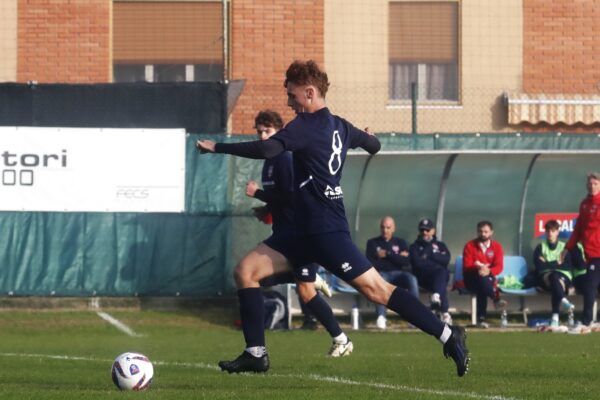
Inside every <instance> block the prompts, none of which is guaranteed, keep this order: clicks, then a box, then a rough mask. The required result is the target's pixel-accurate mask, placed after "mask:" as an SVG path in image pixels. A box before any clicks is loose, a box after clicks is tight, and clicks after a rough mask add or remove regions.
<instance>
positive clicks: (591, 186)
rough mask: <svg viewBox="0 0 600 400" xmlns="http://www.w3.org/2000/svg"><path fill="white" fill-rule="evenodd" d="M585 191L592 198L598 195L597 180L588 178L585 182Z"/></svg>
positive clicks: (599, 183) (598, 183) (599, 186)
mask: <svg viewBox="0 0 600 400" xmlns="http://www.w3.org/2000/svg"><path fill="white" fill-rule="evenodd" d="M587 190H588V193H589V194H591V195H592V196H595V195H597V194H598V193H600V181H599V180H598V179H594V178H589V179H588V181H587Z"/></svg>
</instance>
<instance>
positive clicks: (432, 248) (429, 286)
mask: <svg viewBox="0 0 600 400" xmlns="http://www.w3.org/2000/svg"><path fill="white" fill-rule="evenodd" d="M409 253H410V263H411V265H412V267H413V273H414V274H415V275H416V277H417V280H418V281H419V286H421V287H422V288H423V289H425V290H427V291H429V292H431V309H432V310H433V311H435V312H439V313H440V317H441V319H442V321H444V322H445V323H447V324H449V325H451V324H452V317H451V316H450V313H449V312H448V279H449V278H450V272H449V271H448V263H449V262H450V251H449V250H448V247H446V245H445V244H444V242H441V241H439V240H437V238H436V237H435V227H434V224H433V221H432V220H430V219H428V218H425V219H423V220H421V222H419V236H418V237H417V240H415V242H414V243H413V244H411V245H410V250H409Z"/></svg>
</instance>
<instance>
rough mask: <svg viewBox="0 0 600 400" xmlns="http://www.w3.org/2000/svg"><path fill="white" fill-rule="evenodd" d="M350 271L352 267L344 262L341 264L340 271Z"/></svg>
mask: <svg viewBox="0 0 600 400" xmlns="http://www.w3.org/2000/svg"><path fill="white" fill-rule="evenodd" d="M351 269H352V266H351V265H350V263H349V262H345V263H343V264H342V271H344V272H348V271H350V270H351Z"/></svg>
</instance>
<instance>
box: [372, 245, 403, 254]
mask: <svg viewBox="0 0 600 400" xmlns="http://www.w3.org/2000/svg"><path fill="white" fill-rule="evenodd" d="M377 250H379V249H377ZM392 251H393V252H394V253H398V252H399V251H400V246H392Z"/></svg>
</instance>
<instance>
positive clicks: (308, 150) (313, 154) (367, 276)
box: [197, 61, 469, 376]
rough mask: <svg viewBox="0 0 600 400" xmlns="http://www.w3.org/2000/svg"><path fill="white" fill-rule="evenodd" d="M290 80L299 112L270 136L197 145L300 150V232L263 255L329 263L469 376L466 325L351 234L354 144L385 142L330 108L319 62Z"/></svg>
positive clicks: (294, 69)
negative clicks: (374, 262) (404, 284)
mask: <svg viewBox="0 0 600 400" xmlns="http://www.w3.org/2000/svg"><path fill="white" fill-rule="evenodd" d="M284 85H285V87H286V89H287V95H288V105H289V106H290V107H291V108H292V109H294V111H296V114H297V116H296V118H295V119H294V120H293V121H291V122H290V123H289V124H288V125H287V126H286V127H285V128H284V129H282V130H281V131H279V132H278V133H277V134H275V135H274V136H273V137H271V138H270V139H268V140H265V141H259V142H246V143H236V144H224V143H219V144H215V143H214V142H212V141H198V142H197V147H198V148H199V150H200V151H201V152H217V153H227V154H233V155H238V156H242V157H248V158H258V159H261V158H272V157H275V156H276V155H278V154H281V153H282V152H284V151H286V150H287V151H292V152H293V153H294V175H295V182H296V188H295V190H294V199H293V205H294V218H295V221H296V229H297V233H296V235H297V236H296V239H295V240H294V241H290V242H289V243H285V244H283V245H282V248H280V249H276V250H277V251H273V252H272V253H268V254H264V256H265V258H269V259H270V262H271V263H270V266H271V269H272V271H271V272H273V273H275V272H277V271H278V270H279V269H280V268H282V267H283V266H284V265H285V264H286V263H287V260H290V261H291V262H292V263H293V264H294V265H303V264H306V263H308V262H317V263H319V264H321V265H323V266H324V267H325V268H326V269H327V270H329V271H330V272H332V273H334V274H336V275H337V276H338V277H340V278H341V279H343V280H345V281H347V282H349V283H350V284H351V285H352V286H354V287H355V288H356V289H357V290H359V291H360V292H361V293H362V294H363V295H364V296H365V297H367V299H369V300H370V301H372V302H374V303H377V304H384V305H386V306H387V307H388V308H389V309H391V310H393V311H395V312H397V313H398V314H400V316H401V317H402V318H404V319H405V320H406V321H408V322H409V323H411V324H413V325H414V326H416V327H418V328H420V329H421V330H423V331H424V332H426V333H428V334H430V335H432V336H434V337H436V338H438V339H439V340H440V342H442V343H443V353H444V355H445V356H446V357H451V358H452V359H453V360H454V362H455V364H456V367H457V373H458V375H459V376H463V375H464V374H465V373H466V372H467V370H468V364H469V356H468V350H467V348H466V345H465V334H464V329H462V328H460V327H457V326H454V327H450V326H448V325H446V324H444V323H442V322H441V321H440V320H438V319H437V318H436V317H435V316H434V315H433V314H432V313H431V312H430V311H429V310H428V309H427V307H425V306H424V305H423V304H422V303H421V302H420V301H419V300H418V299H416V298H414V296H412V295H411V294H409V293H408V292H406V291H405V290H403V289H400V288H397V287H396V286H394V285H392V284H390V283H388V282H386V281H385V280H383V278H382V277H381V275H379V273H378V272H377V271H376V270H375V269H374V268H373V267H372V266H371V263H370V262H369V260H368V259H367V258H366V257H365V256H364V255H363V254H362V253H361V252H360V251H359V250H358V248H357V247H356V246H355V245H354V243H353V242H352V240H351V238H350V231H349V227H348V222H347V220H346V215H345V211H344V204H343V192H342V188H341V186H340V180H341V176H342V169H343V165H344V161H345V157H346V153H347V151H348V149H350V148H357V147H360V148H362V149H364V150H366V151H367V152H369V153H371V154H374V153H376V152H378V151H379V149H380V147H381V145H380V143H379V140H377V138H376V137H375V136H374V135H371V134H369V133H367V132H364V131H361V130H359V129H357V128H355V127H354V126H352V124H350V123H349V122H348V121H346V120H344V119H343V118H340V117H338V116H334V115H333V114H331V112H330V111H329V109H328V108H327V107H326V106H325V95H326V93H327V89H328V86H329V81H328V78H327V74H325V73H324V72H322V71H321V70H320V69H319V67H318V66H317V65H316V63H314V62H313V61H308V62H300V61H295V62H294V63H292V64H291V65H290V67H289V68H288V70H287V72H286V80H285V84H284ZM240 357H241V356H240ZM257 362H260V361H259V360H258V359H257ZM250 370H251V369H250Z"/></svg>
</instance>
